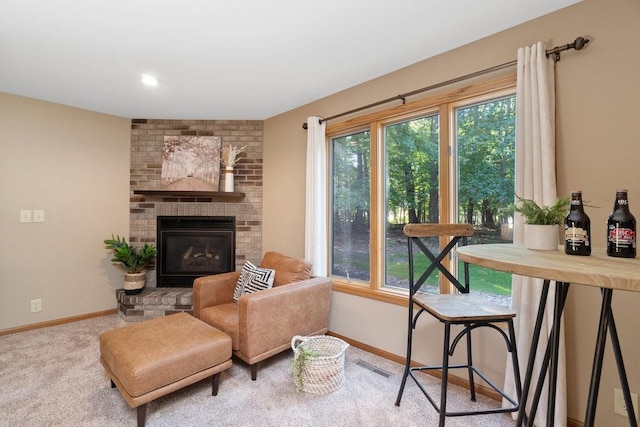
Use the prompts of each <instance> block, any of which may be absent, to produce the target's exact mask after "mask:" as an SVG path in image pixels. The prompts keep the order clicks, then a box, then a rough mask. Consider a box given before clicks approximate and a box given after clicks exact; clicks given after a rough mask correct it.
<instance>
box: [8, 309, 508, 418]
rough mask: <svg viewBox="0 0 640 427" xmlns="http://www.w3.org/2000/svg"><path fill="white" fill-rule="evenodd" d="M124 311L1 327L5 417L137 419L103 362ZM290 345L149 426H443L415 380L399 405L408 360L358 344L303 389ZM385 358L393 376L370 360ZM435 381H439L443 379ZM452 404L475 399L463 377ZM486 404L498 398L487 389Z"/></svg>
mask: <svg viewBox="0 0 640 427" xmlns="http://www.w3.org/2000/svg"><path fill="white" fill-rule="evenodd" d="M125 324H126V322H124V321H122V320H121V319H120V318H119V317H118V316H117V315H110V316H103V317H99V318H95V319H89V320H83V321H80V322H75V323H70V324H66V325H60V326H54V327H50V328H44V329H38V330H34V331H28V332H22V333H18V334H13V335H7V336H3V337H0V426H2V427H13V426H31V427H33V426H134V425H136V411H135V410H134V409H131V408H130V407H129V406H128V405H127V404H126V403H125V401H124V400H123V399H122V397H121V396H120V393H119V392H118V391H117V389H115V388H114V389H112V388H111V387H110V386H109V378H108V377H107V375H106V374H105V373H104V370H103V368H102V365H100V362H99V355H100V354H99V353H100V352H99V348H98V336H99V334H100V333H101V332H103V331H106V330H109V329H113V328H116V327H119V326H123V325H125ZM292 354H293V352H291V351H286V352H284V353H281V354H280V355H278V356H276V357H273V358H271V359H270V360H269V361H266V362H263V363H262V365H261V366H260V369H259V370H258V380H257V381H251V378H250V374H249V368H248V366H246V365H245V364H243V363H242V362H240V361H238V362H236V361H235V360H234V365H233V366H232V367H231V368H230V369H228V370H227V371H225V372H224V373H223V374H222V375H221V379H220V390H219V393H218V396H215V397H214V396H211V381H210V380H205V381H202V382H199V383H196V384H194V385H192V386H189V387H186V388H184V389H182V390H180V391H177V392H175V393H173V394H170V395H168V396H165V397H163V398H161V399H158V400H156V401H154V402H152V403H150V404H149V405H147V406H148V409H147V426H150V427H153V426H205V425H216V426H261V427H266V426H327V427H328V426H332V427H333V426H381V427H382V426H434V425H437V419H438V418H437V414H436V412H435V410H434V409H433V408H432V407H431V405H430V404H429V403H428V402H427V400H426V399H425V398H424V397H423V395H422V394H421V392H420V391H419V389H418V388H417V386H416V385H415V384H414V383H413V382H412V381H407V387H406V389H405V392H404V397H403V399H402V404H401V406H400V407H396V406H395V405H394V403H395V399H396V394H397V392H398V387H399V385H400V380H401V377H402V370H403V367H402V366H401V365H400V364H397V363H395V362H391V361H389V360H386V359H383V358H380V357H377V356H375V355H372V354H370V353H367V352H365V351H362V350H359V349H357V348H354V347H349V349H348V350H347V352H346V359H347V360H346V363H345V376H346V382H345V385H344V386H343V387H342V388H340V389H339V390H337V391H335V392H334V393H331V394H327V395H312V394H307V393H304V392H300V393H298V392H296V390H295V385H294V382H293V378H292V375H291V372H290V367H291V360H292ZM362 362H364V364H368V365H371V366H374V367H376V368H377V369H378V370H380V371H382V372H383V373H388V375H389V376H388V377H387V376H384V375H381V374H379V373H375V372H373V371H371V370H370V369H367V368H365V367H363V366H361V365H363V363H362ZM427 384H431V387H433V389H434V390H437V387H438V384H439V382H438V380H436V379H433V378H431V377H428V381H427ZM449 399H450V400H449V402H450V405H451V406H452V407H453V408H456V409H459V408H461V407H462V406H461V405H472V404H473V403H472V402H469V401H468V392H466V390H462V389H460V388H457V387H455V386H452V387H451V390H450V398H449ZM478 404H489V405H493V406H497V402H494V401H491V400H489V399H486V398H484V397H481V398H480V399H479V402H478ZM446 424H447V426H497V427H501V426H513V425H514V424H515V423H514V422H513V421H512V419H511V417H510V415H507V414H500V415H481V416H473V417H464V418H449V419H447V423H446Z"/></svg>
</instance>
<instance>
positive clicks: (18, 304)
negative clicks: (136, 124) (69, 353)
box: [0, 93, 130, 330]
mask: <svg viewBox="0 0 640 427" xmlns="http://www.w3.org/2000/svg"><path fill="white" fill-rule="evenodd" d="M129 132H130V120H129V119H125V118H120V117H114V116H109V115H105V114H98V113H93V112H90V111H85V110H79V109H75V108H70V107H65V106H62V105H58V104H51V103H47V102H43V101H37V100H33V99H29V98H23V97H19V96H14V95H9V94H4V93H0V144H1V146H2V155H1V156H0V188H1V189H2V190H1V191H0V194H2V203H1V204H0V223H1V224H2V227H0V241H1V242H2V244H1V245H0V330H2V329H8V328H13V327H16V326H24V325H29V324H33V323H39V322H45V321H49V320H54V319H60V318H65V317H70V316H75V315H82V314H87V313H93V312H98V311H103V310H108V309H113V308H115V306H116V303H115V289H116V288H119V287H122V285H121V281H122V271H121V270H120V269H119V268H118V267H117V266H114V265H112V264H111V263H110V262H109V258H110V257H109V256H108V255H109V254H108V253H107V251H106V250H105V249H104V245H103V244H102V240H103V239H105V238H107V237H109V236H110V235H111V233H112V232H113V233H118V234H120V235H128V230H129V139H130V136H129ZM21 209H30V210H33V209H42V210H44V211H45V222H44V223H19V221H18V220H19V212H20V210H21ZM37 298H41V299H42V311H41V312H40V313H34V314H32V313H30V300H32V299H37Z"/></svg>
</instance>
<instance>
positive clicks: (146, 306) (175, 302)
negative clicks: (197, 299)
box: [116, 288, 193, 322]
mask: <svg viewBox="0 0 640 427" xmlns="http://www.w3.org/2000/svg"><path fill="white" fill-rule="evenodd" d="M192 294H193V292H192V289H191V288H145V289H143V290H142V292H141V293H139V294H136V295H127V294H125V293H124V289H117V290H116V299H117V300H118V314H119V315H120V317H121V318H122V319H123V320H125V321H127V322H141V321H143V320H149V319H154V318H156V317H163V316H166V315H169V314H174V313H180V312H186V313H189V314H193V297H192Z"/></svg>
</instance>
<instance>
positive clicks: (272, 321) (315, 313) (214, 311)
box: [193, 252, 331, 380]
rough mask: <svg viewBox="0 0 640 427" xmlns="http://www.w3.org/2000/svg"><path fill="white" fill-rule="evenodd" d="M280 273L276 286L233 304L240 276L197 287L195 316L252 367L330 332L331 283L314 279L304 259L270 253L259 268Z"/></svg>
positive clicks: (198, 281)
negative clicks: (299, 338) (297, 339)
mask: <svg viewBox="0 0 640 427" xmlns="http://www.w3.org/2000/svg"><path fill="white" fill-rule="evenodd" d="M260 267H263V268H272V269H274V270H275V279H274V283H273V287H272V288H271V289H267V290H264V291H260V292H256V293H252V294H247V295H243V296H241V297H240V299H239V300H238V304H235V303H234V302H233V291H234V289H235V286H236V282H237V281H238V277H239V275H240V272H239V271H234V272H230V273H223V274H216V275H213V276H205V277H200V278H198V279H196V280H195V281H194V282H193V315H194V316H195V317H196V318H198V319H200V320H202V321H204V322H206V323H208V324H210V325H211V326H213V327H215V328H216V329H219V330H221V331H223V332H224V333H226V334H227V335H229V336H230V337H231V341H232V348H233V354H234V355H235V356H236V357H238V358H239V359H241V360H243V361H244V362H246V363H247V364H249V365H250V366H251V379H252V380H255V379H256V377H257V372H258V369H257V366H258V362H260V361H262V360H265V359H267V358H269V357H271V356H273V355H275V354H278V353H280V352H282V351H284V350H287V349H289V348H291V339H292V338H293V337H294V336H296V335H318V334H324V333H325V332H327V325H328V322H329V305H330V301H331V281H330V280H329V279H327V278H324V277H310V274H311V265H310V264H309V263H307V262H305V261H304V260H301V259H297V258H292V257H287V256H284V255H281V254H278V253H276V252H267V253H266V254H265V256H264V258H263V260H262V263H261V264H260Z"/></svg>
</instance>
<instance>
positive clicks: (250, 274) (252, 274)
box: [233, 261, 276, 304]
mask: <svg viewBox="0 0 640 427" xmlns="http://www.w3.org/2000/svg"><path fill="white" fill-rule="evenodd" d="M275 275H276V272H275V270H272V269H270V268H259V267H256V266H255V265H253V263H252V262H251V261H247V262H245V264H244V267H242V271H241V272H240V277H238V282H237V283H236V288H235V290H234V292H233V302H235V303H236V304H237V303H238V299H239V298H240V297H241V296H242V295H244V294H250V293H253V292H258V291H263V290H265V289H269V288H271V287H272V286H273V279H274V278H275Z"/></svg>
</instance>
